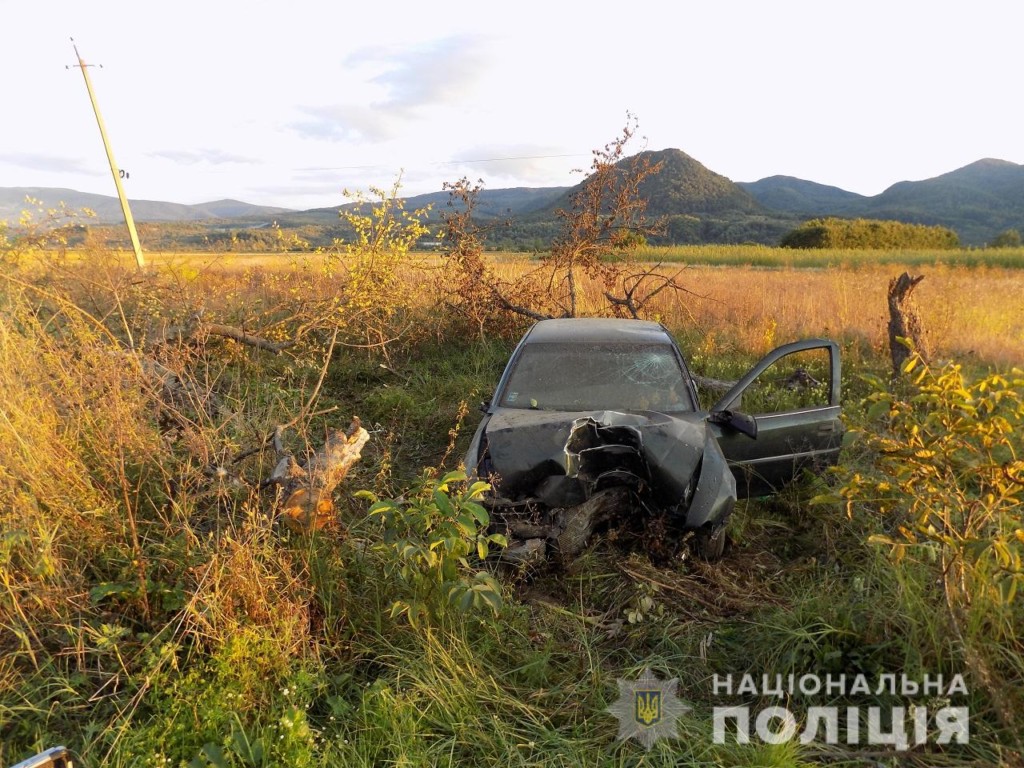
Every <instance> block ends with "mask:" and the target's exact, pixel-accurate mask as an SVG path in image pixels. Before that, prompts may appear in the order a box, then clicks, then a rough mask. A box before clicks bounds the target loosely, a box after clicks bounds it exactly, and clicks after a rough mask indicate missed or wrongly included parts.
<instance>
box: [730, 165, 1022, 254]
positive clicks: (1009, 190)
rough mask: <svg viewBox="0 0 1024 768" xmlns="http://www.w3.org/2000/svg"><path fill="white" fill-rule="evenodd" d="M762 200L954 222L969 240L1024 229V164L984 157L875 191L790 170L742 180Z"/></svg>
mask: <svg viewBox="0 0 1024 768" xmlns="http://www.w3.org/2000/svg"><path fill="white" fill-rule="evenodd" d="M740 186H741V187H743V188H744V189H746V190H747V191H748V192H749V193H750V194H751V195H753V196H754V198H756V199H757V200H758V201H759V202H760V203H761V204H762V205H764V206H766V207H768V208H774V209H775V210H778V211H789V212H792V213H798V214H801V215H803V216H843V217H848V218H856V217H863V218H871V219H887V220H894V221H905V222H910V223H912V224H928V225H940V226H944V227H949V228H950V229H952V230H954V231H956V233H957V234H958V235H959V236H960V241H961V242H962V243H963V244H964V245H984V244H985V243H987V242H989V241H990V240H992V239H993V238H994V237H995V236H996V235H997V234H999V233H1000V232H1002V231H1004V230H1007V229H1017V230H1022V231H1024V166H1022V165H1017V164H1016V163H1011V162H1007V161H1006V160H994V159H991V158H989V159H985V160H978V161H977V162H974V163H971V164H970V165H966V166H964V167H963V168H958V169H957V170H955V171H950V172H949V173H944V174H942V175H941V176H936V177H934V178H931V179H924V180H922V181H901V182H898V183H896V184H893V185H892V186H891V187H889V188H888V189H886V190H885V191H884V192H882V193H881V194H878V195H875V196H873V197H865V196H863V195H856V194H854V193H852V192H846V191H844V190H841V189H838V188H837V187H827V186H825V185H822V184H815V183H814V182H811V181H803V180H801V179H793V178H790V177H785V176H772V177H770V178H767V179H761V180H760V181H755V182H749V183H742V184H740Z"/></svg>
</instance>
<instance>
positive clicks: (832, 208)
mask: <svg viewBox="0 0 1024 768" xmlns="http://www.w3.org/2000/svg"><path fill="white" fill-rule="evenodd" d="M737 185H738V186H739V187H740V189H743V190H745V191H746V192H748V193H749V194H750V195H751V196H752V197H753V198H754V199H755V200H757V201H758V202H759V203H761V205H763V206H765V207H766V208H772V209H774V210H776V211H788V212H790V213H800V214H806V215H808V216H826V215H834V214H835V213H836V212H837V211H841V210H843V209H844V208H847V207H850V206H855V205H857V204H858V203H860V202H861V201H863V200H866V199H867V198H866V197H865V196H864V195H858V194H857V193H856V192H847V191H846V190H845V189H840V188H839V187H830V186H828V185H826V184H818V183H817V182H814V181H804V180H803V179H798V178H796V177H794V176H769V177H768V178H766V179H761V180H760V181H740V182H737Z"/></svg>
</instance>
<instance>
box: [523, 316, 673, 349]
mask: <svg viewBox="0 0 1024 768" xmlns="http://www.w3.org/2000/svg"><path fill="white" fill-rule="evenodd" d="M566 341H586V342H631V343H634V344H645V343H646V344H671V343H672V337H671V336H670V335H669V333H668V331H667V330H665V327H664V326H663V325H662V324H661V323H655V322H652V321H650V320H628V319H625V318H614V317H564V318H556V319H553V320H540V321H538V322H537V323H535V324H534V326H533V327H532V328H531V329H530V330H529V332H528V333H527V335H526V338H525V339H524V340H523V342H524V343H526V344H545V343H555V342H566Z"/></svg>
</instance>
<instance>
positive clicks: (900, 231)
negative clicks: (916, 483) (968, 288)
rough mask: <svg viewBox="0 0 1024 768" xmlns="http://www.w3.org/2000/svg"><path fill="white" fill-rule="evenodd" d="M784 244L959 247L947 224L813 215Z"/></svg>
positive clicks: (787, 236) (954, 233) (785, 237)
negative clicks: (822, 217) (945, 225)
mask: <svg viewBox="0 0 1024 768" xmlns="http://www.w3.org/2000/svg"><path fill="white" fill-rule="evenodd" d="M781 245H782V247H783V248H872V249H873V248H942V249H946V248H959V247H960V238H959V237H958V236H957V234H956V232H954V231H953V230H951V229H948V228H947V227H929V226H926V225H924V224H906V223H904V222H902V221H876V220H874V219H836V218H828V219H812V220H811V221H808V222H805V223H804V224H802V225H801V226H799V227H797V228H796V229H794V230H793V231H792V232H790V233H789V234H787V235H785V236H784V237H783V238H782V242H781Z"/></svg>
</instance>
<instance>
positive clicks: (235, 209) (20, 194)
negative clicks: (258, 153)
mask: <svg viewBox="0 0 1024 768" xmlns="http://www.w3.org/2000/svg"><path fill="white" fill-rule="evenodd" d="M26 197H30V198H32V199H33V200H39V201H40V204H41V206H42V207H43V208H57V207H59V205H60V204H61V203H64V204H65V205H66V206H67V207H68V209H69V210H71V211H79V210H81V209H82V208H88V209H90V210H92V211H94V212H95V213H96V218H95V219H90V223H96V224H116V223H119V222H122V221H124V216H123V214H122V213H121V202H120V201H119V200H118V199H117V198H116V197H114V196H109V195H96V194H92V193H90V192H78V191H76V190H73V189H60V188H54V187H0V221H5V220H6V221H9V222H16V221H17V220H18V218H19V217H20V216H21V212H22V211H24V210H26V209H27V210H32V209H33V208H36V207H39V206H33V205H27V204H26V202H25V199H26ZM128 202H129V203H130V204H131V207H132V218H134V219H135V220H136V221H139V222H143V221H204V220H209V219H235V218H242V217H246V216H273V215H276V214H279V213H285V212H287V211H288V210H289V209H288V208H275V207H272V206H265V205H252V204H250V203H243V202H241V201H239V200H216V201H214V202H210V203H199V204H198V205H185V204H182V203H164V202H158V201H155V200H131V199H129V201H128Z"/></svg>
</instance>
